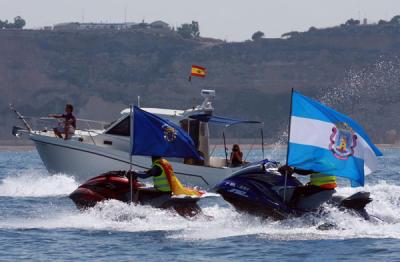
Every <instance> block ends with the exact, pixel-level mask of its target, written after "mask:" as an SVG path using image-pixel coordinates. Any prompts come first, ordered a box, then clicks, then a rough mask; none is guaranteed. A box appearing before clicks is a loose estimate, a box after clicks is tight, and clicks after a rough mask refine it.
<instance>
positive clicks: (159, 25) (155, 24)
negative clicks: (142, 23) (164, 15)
mask: <svg viewBox="0 0 400 262" xmlns="http://www.w3.org/2000/svg"><path fill="white" fill-rule="evenodd" d="M150 27H152V28H162V29H170V27H169V24H168V23H165V22H164V21H161V20H157V21H154V22H152V23H150Z"/></svg>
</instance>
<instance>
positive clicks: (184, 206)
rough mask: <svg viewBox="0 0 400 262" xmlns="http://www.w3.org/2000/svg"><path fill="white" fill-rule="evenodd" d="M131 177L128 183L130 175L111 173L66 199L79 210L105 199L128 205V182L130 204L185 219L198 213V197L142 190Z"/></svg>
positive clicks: (86, 183) (149, 189)
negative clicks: (169, 213)
mask: <svg viewBox="0 0 400 262" xmlns="http://www.w3.org/2000/svg"><path fill="white" fill-rule="evenodd" d="M132 174H133V175H132V180H131V179H129V178H130V177H131V175H130V174H129V173H128V172H126V171H110V172H107V173H104V174H101V175H99V176H97V177H94V178H91V179H89V180H88V181H86V182H85V183H83V184H82V185H80V186H79V187H78V188H77V189H76V190H75V191H74V192H72V193H71V194H70V195H69V198H71V199H72V201H73V202H74V203H75V205H76V206H77V207H78V208H79V209H86V208H90V207H93V206H95V205H96V204H97V203H99V202H101V201H104V200H108V199H116V200H119V201H122V202H127V203H128V202H130V201H131V190H130V183H129V181H130V180H131V184H132V202H134V203H136V204H140V205H150V206H152V207H155V208H162V209H172V210H175V211H176V212H177V213H178V214H179V215H181V216H184V217H194V216H196V215H197V214H199V213H201V209H200V207H199V206H198V205H197V202H198V201H199V200H200V198H199V197H192V196H173V195H171V193H166V192H161V191H158V190H156V189H154V188H152V187H151V188H150V187H144V186H143V185H142V184H140V183H139V182H138V181H137V179H136V176H135V174H134V172H132ZM128 177H129V178H128Z"/></svg>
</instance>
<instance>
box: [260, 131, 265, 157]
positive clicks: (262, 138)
mask: <svg viewBox="0 0 400 262" xmlns="http://www.w3.org/2000/svg"><path fill="white" fill-rule="evenodd" d="M261 150H262V155H263V160H264V159H265V154H264V128H263V126H261Z"/></svg>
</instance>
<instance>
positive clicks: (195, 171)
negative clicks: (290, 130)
mask: <svg viewBox="0 0 400 262" xmlns="http://www.w3.org/2000/svg"><path fill="white" fill-rule="evenodd" d="M201 95H202V96H203V97H204V101H203V103H202V104H201V105H199V106H195V107H193V108H190V109H187V110H174V109H161V108H141V109H143V110H145V111H147V112H150V113H152V114H155V115H158V116H160V117H162V118H166V119H169V120H171V121H173V122H175V123H177V124H179V125H180V126H181V127H182V128H183V129H184V130H185V131H187V132H188V134H189V135H190V136H191V137H192V139H193V141H194V142H195V145H196V147H197V150H198V151H199V152H200V153H201V155H202V156H203V158H204V161H198V160H195V159H183V158H173V159H169V161H171V163H172V165H173V167H174V171H175V173H176V175H177V176H178V178H179V179H180V180H181V181H183V182H184V183H185V184H187V185H192V186H199V187H201V188H204V189H208V188H212V187H213V186H214V185H216V184H218V183H219V182H221V181H222V180H223V179H225V178H227V177H228V176H230V175H231V174H232V172H234V171H236V170H238V169H240V168H241V167H240V166H239V167H230V166H229V161H228V159H227V157H217V156H212V155H211V153H210V143H209V123H210V122H215V123H220V124H225V125H226V126H229V125H232V124H237V123H258V124H261V123H260V122H257V121H241V120H235V119H230V118H223V117H216V116H213V115H212V113H213V105H212V102H213V99H214V97H215V91H214V90H202V91H201ZM14 111H15V112H16V113H17V115H18V118H20V119H21V120H23V122H24V124H25V128H18V127H14V128H13V134H14V135H16V136H18V137H19V136H20V135H21V134H27V135H28V137H29V139H31V140H32V141H33V142H34V143H35V145H36V149H37V151H38V153H39V155H40V157H41V159H42V161H43V163H44V165H45V166H46V168H47V170H48V171H49V172H50V173H52V174H53V173H66V174H70V175H73V176H74V177H75V178H76V179H77V180H78V181H79V182H84V181H86V180H88V179H89V178H92V177H94V176H96V175H98V174H101V173H104V172H107V171H110V170H128V169H129V168H130V165H131V164H132V165H133V169H136V170H147V169H148V168H150V167H151V159H150V157H144V156H133V158H132V163H130V155H129V150H130V110H129V109H125V110H123V111H122V112H121V117H120V118H119V119H118V120H116V121H114V122H113V123H112V124H110V125H108V127H106V128H103V129H77V130H76V131H75V134H74V135H73V137H72V138H71V139H69V140H64V139H60V138H58V137H56V136H55V134H54V132H53V131H50V130H44V131H43V130H34V129H33V128H31V127H30V125H29V122H28V121H27V120H26V119H25V118H24V117H23V116H22V115H20V114H19V113H18V112H17V111H16V110H14ZM78 120H79V119H78ZM86 121H88V120H86ZM78 122H79V121H78ZM225 150H226V147H225ZM226 156H227V154H226ZM260 160H261V159H260Z"/></svg>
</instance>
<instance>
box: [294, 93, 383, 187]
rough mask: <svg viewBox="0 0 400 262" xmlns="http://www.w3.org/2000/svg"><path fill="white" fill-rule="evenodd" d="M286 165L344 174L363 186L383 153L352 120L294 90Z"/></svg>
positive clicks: (336, 174) (339, 175)
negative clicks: (378, 157)
mask: <svg viewBox="0 0 400 262" xmlns="http://www.w3.org/2000/svg"><path fill="white" fill-rule="evenodd" d="M288 150H289V151H288V165H289V166H293V167H296V168H300V169H304V170H313V171H315V172H320V173H322V174H327V175H334V176H338V177H345V178H348V179H350V180H351V184H352V186H363V185H364V175H367V174H369V173H371V172H372V171H374V170H375V169H376V165H377V158H376V156H382V153H381V152H380V151H379V149H378V148H377V147H376V146H375V145H374V144H373V143H372V142H371V140H370V139H369V137H368V135H367V134H366V133H365V131H364V130H363V128H362V127H361V126H360V125H358V124H357V123H356V122H355V121H354V120H352V119H351V118H349V117H348V116H345V115H343V114H341V113H339V112H337V111H335V110H333V109H332V108H329V107H327V106H325V105H323V104H321V103H319V102H316V101H314V100H312V99H310V98H308V97H305V96H303V95H301V94H300V93H298V92H293V96H292V115H291V129H290V137H289V149H288Z"/></svg>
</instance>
